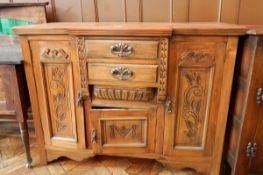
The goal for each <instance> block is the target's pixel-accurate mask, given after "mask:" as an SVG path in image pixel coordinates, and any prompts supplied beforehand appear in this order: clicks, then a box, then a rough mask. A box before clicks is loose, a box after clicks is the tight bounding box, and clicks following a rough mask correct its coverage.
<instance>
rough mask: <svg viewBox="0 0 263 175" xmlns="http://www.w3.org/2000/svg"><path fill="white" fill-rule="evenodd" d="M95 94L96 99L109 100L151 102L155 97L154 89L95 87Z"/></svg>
mask: <svg viewBox="0 0 263 175" xmlns="http://www.w3.org/2000/svg"><path fill="white" fill-rule="evenodd" d="M93 92H94V96H95V97H96V98H99V99H107V100H125V101H150V100H152V98H153V96H154V89H153V88H119V87H109V86H94V88H93Z"/></svg>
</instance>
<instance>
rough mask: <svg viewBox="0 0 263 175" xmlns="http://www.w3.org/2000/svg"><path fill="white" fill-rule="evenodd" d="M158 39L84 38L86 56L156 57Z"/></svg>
mask: <svg viewBox="0 0 263 175" xmlns="http://www.w3.org/2000/svg"><path fill="white" fill-rule="evenodd" d="M158 43H159V42H158V41H129V40H86V41H85V51H86V56H87V57H88V58H127V57H133V58H145V59H157V58H158Z"/></svg>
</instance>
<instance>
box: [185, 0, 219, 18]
mask: <svg viewBox="0 0 263 175" xmlns="http://www.w3.org/2000/svg"><path fill="white" fill-rule="evenodd" d="M219 2H220V1H219V0H201V1H200V0H191V1H190V6H189V21H190V22H196V21H198V22H203V21H218V15H219V10H220V9H219V5H220V3H219Z"/></svg>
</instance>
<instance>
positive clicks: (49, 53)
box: [42, 48, 69, 60]
mask: <svg viewBox="0 0 263 175" xmlns="http://www.w3.org/2000/svg"><path fill="white" fill-rule="evenodd" d="M42 57H44V58H47V59H61V60H65V59H68V57H69V56H68V54H67V53H66V52H65V51H64V50H63V49H50V48H47V49H45V50H44V52H43V54H42Z"/></svg>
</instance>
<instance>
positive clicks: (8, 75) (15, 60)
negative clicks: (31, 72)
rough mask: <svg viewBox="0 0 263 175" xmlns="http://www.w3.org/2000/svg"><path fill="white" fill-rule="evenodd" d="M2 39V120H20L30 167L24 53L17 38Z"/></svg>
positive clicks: (0, 100)
mask: <svg viewBox="0 0 263 175" xmlns="http://www.w3.org/2000/svg"><path fill="white" fill-rule="evenodd" d="M0 41H1V44H0V53H1V54H0V91H1V93H0V122H12V121H16V122H18V124H19V128H20V132H21V138H22V141H23V145H24V147H25V151H26V160H27V163H26V167H30V165H31V162H32V159H31V156H30V149H29V135H28V127H27V108H28V106H29V105H28V103H27V100H28V96H27V86H26V82H25V75H24V69H23V65H22V60H23V58H22V53H21V49H20V46H19V43H18V40H17V39H15V38H10V37H8V36H3V35H0ZM15 43H16V44H15Z"/></svg>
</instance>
